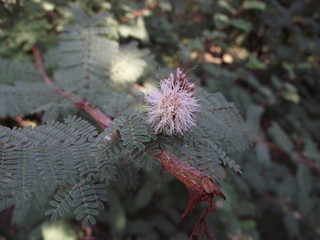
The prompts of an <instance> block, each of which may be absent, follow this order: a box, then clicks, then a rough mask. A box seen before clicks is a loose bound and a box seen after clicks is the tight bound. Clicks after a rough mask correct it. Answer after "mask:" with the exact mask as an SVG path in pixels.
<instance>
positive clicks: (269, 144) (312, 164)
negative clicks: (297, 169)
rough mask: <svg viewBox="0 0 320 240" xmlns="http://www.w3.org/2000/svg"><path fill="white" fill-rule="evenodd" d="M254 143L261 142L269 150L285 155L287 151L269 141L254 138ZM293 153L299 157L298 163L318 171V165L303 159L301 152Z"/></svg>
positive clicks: (319, 169) (319, 168) (319, 166)
mask: <svg viewBox="0 0 320 240" xmlns="http://www.w3.org/2000/svg"><path fill="white" fill-rule="evenodd" d="M256 142H261V143H263V144H265V145H266V146H268V147H269V148H270V149H273V150H276V151H279V152H284V153H287V151H286V150H285V149H283V148H282V147H280V146H279V145H277V144H274V143H272V142H269V141H267V140H265V139H262V138H259V137H256ZM295 153H296V154H298V155H299V157H300V158H299V162H300V163H303V164H305V165H307V166H309V167H311V168H313V169H316V170H318V171H320V165H319V164H318V163H316V162H314V161H311V160H309V159H307V158H305V157H304V156H303V153H301V152H298V151H295Z"/></svg>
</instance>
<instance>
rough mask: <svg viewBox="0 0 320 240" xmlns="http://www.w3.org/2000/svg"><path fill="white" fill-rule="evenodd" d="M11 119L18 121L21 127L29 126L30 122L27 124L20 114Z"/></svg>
mask: <svg viewBox="0 0 320 240" xmlns="http://www.w3.org/2000/svg"><path fill="white" fill-rule="evenodd" d="M13 119H14V120H15V121H16V122H17V123H19V125H20V126H21V127H24V128H26V127H29V126H30V124H28V123H27V122H26V121H25V120H24V119H23V118H22V117H21V116H16V117H14V118H13Z"/></svg>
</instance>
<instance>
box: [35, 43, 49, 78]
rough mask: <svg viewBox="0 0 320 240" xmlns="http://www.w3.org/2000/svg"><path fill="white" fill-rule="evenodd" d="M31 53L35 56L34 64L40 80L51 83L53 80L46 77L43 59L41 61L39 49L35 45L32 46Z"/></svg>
mask: <svg viewBox="0 0 320 240" xmlns="http://www.w3.org/2000/svg"><path fill="white" fill-rule="evenodd" d="M32 53H33V56H34V58H35V61H36V66H37V68H38V70H39V74H40V76H41V78H42V80H43V81H44V83H45V84H52V82H53V81H52V80H51V79H50V78H49V77H48V75H47V73H46V71H45V70H44V66H43V61H42V58H41V55H40V51H39V49H38V48H37V47H35V46H33V47H32Z"/></svg>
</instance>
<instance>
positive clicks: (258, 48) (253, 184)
mask: <svg viewBox="0 0 320 240" xmlns="http://www.w3.org/2000/svg"><path fill="white" fill-rule="evenodd" d="M72 3H73V4H75V5H77V6H78V7H80V8H79V9H83V10H84V12H86V14H87V13H88V15H86V14H85V13H84V12H83V11H81V10H79V9H74V8H70V7H69V5H70V1H62V0H47V1H23V0H20V1H0V18H1V19H0V40H1V41H0V55H1V57H2V58H1V59H0V83H1V85H0V118H1V119H0V121H1V124H3V125H5V126H12V125H14V124H15V121H10V118H11V117H16V116H18V115H20V116H23V117H24V118H26V119H27V120H28V119H31V120H34V119H35V120H36V122H37V123H38V126H36V127H34V128H32V129H31V128H26V129H20V128H12V129H9V128H5V127H2V126H1V127H0V211H2V210H5V209H7V210H6V211H4V212H3V214H2V212H1V213H0V215H1V217H0V235H1V234H2V233H3V232H5V234H7V235H5V236H4V237H5V238H6V239H7V238H8V239H10V237H11V238H13V239H14V238H15V237H16V238H18V234H16V235H17V236H9V235H10V232H12V233H13V232H16V228H15V229H14V230H12V229H11V228H10V227H8V225H6V224H5V223H6V222H9V221H10V220H9V217H8V215H10V212H11V210H12V209H14V210H13V214H12V216H11V220H12V222H14V223H18V224H19V229H20V230H21V232H20V233H19V234H20V235H21V236H23V238H30V239H31V238H32V239H33V238H34V239H40V238H45V237H44V236H37V237H34V236H32V235H34V233H35V232H37V233H39V232H42V231H43V229H42V227H43V224H40V225H39V223H43V222H45V221H46V219H47V218H48V217H45V216H44V215H43V213H44V212H45V211H46V210H47V214H48V215H49V216H51V218H52V219H53V220H55V219H58V218H60V216H63V218H64V219H67V220H66V221H68V218H69V217H72V219H74V218H78V219H80V218H82V220H84V221H83V224H92V223H95V221H97V223H98V224H97V225H96V226H95V227H94V228H93V233H92V237H94V238H102V239H132V240H136V239H150V240H151V239H172V240H178V239H188V237H187V236H188V235H190V232H191V229H192V227H193V226H194V223H195V221H196V219H197V218H198V217H199V211H200V210H199V209H200V208H195V209H194V210H193V211H192V213H191V215H189V216H188V218H185V219H182V220H181V219H180V217H179V215H180V214H181V213H182V212H183V210H184V207H185V205H186V204H187V200H186V198H187V196H188V195H187V192H186V191H185V189H184V188H183V186H182V185H180V184H179V183H178V182H177V181H176V180H173V177H172V176H169V174H166V172H165V171H163V172H161V173H158V170H159V169H158V168H155V167H153V166H154V163H158V162H159V161H158V160H157V159H155V158H154V157H153V155H154V154H157V153H159V152H160V150H162V149H166V150H168V151H170V152H172V153H173V154H175V155H176V156H177V157H179V158H180V159H182V160H184V161H185V162H186V163H188V164H190V165H192V166H193V167H195V168H197V169H199V170H201V171H204V172H206V173H207V174H210V175H211V176H212V177H213V178H214V179H215V180H216V181H220V182H221V188H222V191H223V192H224V194H225V195H226V196H227V200H226V201H225V202H221V201H220V200H217V201H216V204H215V209H216V210H215V212H214V214H210V215H208V216H207V218H206V220H207V223H208V225H209V228H212V229H213V232H214V233H215V235H216V237H217V238H218V239H227V238H230V239H249V238H250V239H255V240H256V239H257V240H258V239H261V240H264V239H285V240H287V239H288V240H289V239H318V238H319V231H318V216H319V215H320V205H319V203H320V201H319V190H320V189H319V186H318V184H317V183H318V182H319V174H318V172H319V159H320V150H319V141H320V138H319V134H318V133H319V130H320V125H319V119H320V112H319V100H320V99H319V81H318V79H319V75H320V71H319V53H320V41H319V35H318V33H319V30H320V28H319V16H318V14H317V13H318V12H319V11H320V5H319V3H318V2H317V1H304V0H296V1H288V0H271V1H262V0H254V1H253V0H246V1H238V0H228V1H227V0H217V1H210V0H201V1H182V0H176V1H167V0H164V1H153V0H151V1H144V0H143V1H136V0H134V1H128V0H122V1H113V0H111V1H92V0H74V1H72ZM149 4H150V5H149ZM141 9H142V11H140V10H141ZM103 12H109V13H110V12H111V13H112V14H109V13H108V14H103ZM72 15H73V16H74V17H71V16H72ZM89 16H90V17H89ZM58 35H59V36H60V38H58V37H57V36H58ZM58 42H59V44H58ZM33 46H36V47H38V48H39V49H40V51H41V52H42V53H43V55H44V61H45V63H44V64H45V67H46V70H47V72H48V74H49V76H50V77H51V78H52V79H53V81H54V82H55V84H54V85H52V86H47V85H45V84H43V83H41V78H40V77H39V74H38V70H37V69H36V67H35V66H34V64H33V62H34V60H33V59H32V56H31V49H32V47H33ZM150 52H151V53H152V54H150ZM177 53H178V54H177ZM154 59H156V61H157V62H155V60H154ZM178 63H180V66H181V67H182V68H184V69H185V70H187V71H188V70H189V69H193V70H192V71H189V72H188V74H189V78H190V79H191V81H195V82H198V83H199V85H201V86H202V87H203V88H204V89H205V90H202V89H199V90H198V91H197V98H198V99H199V103H201V106H202V109H201V111H199V112H198V113H197V126H195V127H194V128H193V129H192V131H190V132H189V133H188V134H187V136H183V137H182V136H171V137H167V136H164V135H162V134H157V136H156V137H155V135H154V132H153V130H152V129H151V128H150V126H148V125H146V124H144V116H143V115H142V114H141V113H140V112H138V113H137V112H135V111H134V110H132V109H131V108H130V107H134V108H138V109H139V110H141V109H142V108H141V101H140V99H141V98H140V95H139V96H138V95H137V92H138V90H137V89H136V88H134V87H133V86H136V85H134V84H135V83H136V82H138V83H139V84H143V85H144V86H145V87H146V88H148V90H149V87H150V86H153V87H155V86H156V84H155V79H154V75H156V76H160V78H164V77H167V73H168V72H170V71H172V70H170V71H169V70H167V69H165V70H162V68H163V67H166V66H168V67H170V68H172V69H173V68H176V66H177V65H178ZM195 65H197V66H198V67H197V68H194V66H195ZM158 66H161V70H155V69H157V68H158ZM150 73H151V74H152V76H151V77H150ZM61 88H62V89H65V90H67V91H68V93H67V94H70V95H72V96H73V97H74V96H75V94H76V95H78V96H77V97H75V98H74V99H73V97H72V98H70V99H69V98H63V97H61V96H59V94H57V89H61ZM207 91H208V92H211V93H210V94H209V93H207ZM119 92H121V93H119ZM217 92H221V93H222V94H223V95H222V94H221V93H217ZM223 96H225V97H223ZM226 99H227V100H228V101H227V100H226ZM82 100H83V101H84V100H88V101H89V102H90V103H91V104H93V105H94V106H95V107H97V108H99V109H100V110H101V111H102V112H104V113H106V114H107V115H109V116H111V117H112V118H114V121H113V123H112V124H111V128H109V129H105V130H104V131H103V132H102V133H100V132H99V131H101V129H100V128H97V129H96V125H95V126H93V125H92V124H91V123H89V122H87V121H84V120H82V119H81V118H78V117H77V118H75V117H68V118H66V119H65V121H64V122H62V119H63V118H64V117H66V116H70V115H80V116H81V117H82V118H83V119H87V120H88V121H92V119H91V118H89V117H88V116H86V115H85V113H84V112H82V111H79V109H78V108H77V107H76V106H75V105H74V103H73V102H77V101H82ZM229 101H232V102H234V103H235V105H234V104H232V103H231V102H229ZM235 106H236V107H235ZM236 108H238V109H239V110H240V111H239V112H238V111H237V109H236ZM30 114H33V115H30ZM241 116H245V118H246V121H245V123H244V122H243V121H242V119H241ZM7 117H9V118H7ZM248 130H249V131H248ZM252 139H253V140H255V143H254V144H252V147H251V148H250V149H249V151H246V152H245V153H241V154H240V153H239V151H243V150H245V149H247V148H248V147H249V146H250V145H251V144H250V140H252ZM240 165H241V168H240ZM223 166H227V168H225V169H229V167H230V168H232V169H233V170H235V171H236V172H243V175H240V174H234V173H233V172H231V171H229V170H226V171H225V170H224V168H223ZM141 167H142V168H141ZM151 167H153V168H152V171H145V169H150V168H151ZM116 176H117V178H116ZM221 179H223V180H224V181H221ZM105 190H107V192H108V193H107V194H106V193H105ZM106 196H107V197H108V199H107V203H108V207H107V208H106V209H104V210H102V204H103V202H104V201H105V200H106V199H105V197H106ZM50 201H51V203H50ZM48 203H49V204H50V206H48ZM98 212H99V213H100V215H97V213H98ZM69 222H72V223H74V222H75V221H74V220H71V221H69ZM68 226H69V225H68ZM26 229H27V230H26ZM23 230H26V231H23ZM32 230H33V231H32ZM76 231H78V236H80V235H82V236H83V233H80V231H81V230H78V229H77V230H76ZM11 235H12V234H11ZM13 235H14V234H13ZM1 236H2V235H1Z"/></svg>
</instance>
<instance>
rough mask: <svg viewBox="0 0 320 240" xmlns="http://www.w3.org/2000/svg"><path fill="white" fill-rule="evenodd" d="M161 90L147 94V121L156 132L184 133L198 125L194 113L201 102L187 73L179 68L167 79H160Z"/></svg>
mask: <svg viewBox="0 0 320 240" xmlns="http://www.w3.org/2000/svg"><path fill="white" fill-rule="evenodd" d="M159 85H160V90H159V89H155V90H154V91H152V92H151V93H149V94H147V95H146V96H145V101H146V103H147V107H148V113H147V114H148V117H147V123H149V124H152V125H153V126H154V127H155V131H156V133H158V132H164V133H165V134H167V135H172V134H173V133H180V134H183V133H184V132H186V131H188V130H189V129H190V128H191V127H192V126H195V125H196V121H195V115H194V113H195V112H196V111H198V109H199V104H198V103H197V99H196V98H195V97H194V93H195V84H194V83H190V82H189V81H188V79H187V76H186V73H185V72H184V71H183V70H181V69H180V68H179V67H178V68H177V72H176V75H175V76H174V75H173V74H172V73H171V74H170V76H169V77H168V78H166V79H162V80H160V84H159Z"/></svg>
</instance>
